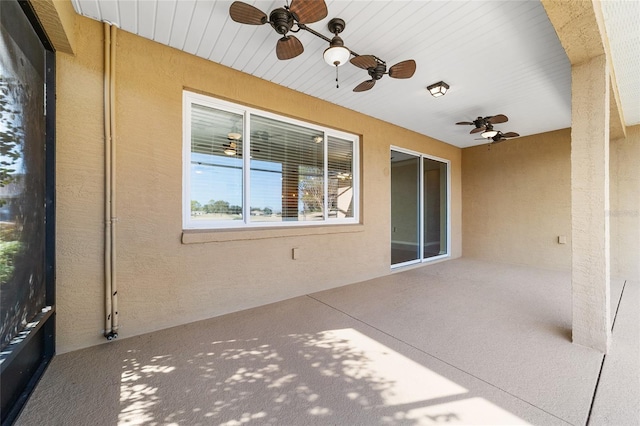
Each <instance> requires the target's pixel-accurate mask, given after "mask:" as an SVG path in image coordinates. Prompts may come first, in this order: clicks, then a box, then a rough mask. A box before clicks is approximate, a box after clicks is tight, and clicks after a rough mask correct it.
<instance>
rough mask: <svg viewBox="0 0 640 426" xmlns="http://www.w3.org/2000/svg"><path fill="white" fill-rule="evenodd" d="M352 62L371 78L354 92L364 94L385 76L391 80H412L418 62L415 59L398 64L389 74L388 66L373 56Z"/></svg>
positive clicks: (352, 59) (354, 58)
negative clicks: (365, 71)
mask: <svg viewBox="0 0 640 426" xmlns="http://www.w3.org/2000/svg"><path fill="white" fill-rule="evenodd" d="M350 62H351V63H352V64H353V65H355V66H356V67H358V68H362V69H365V70H367V72H368V73H369V76H370V77H371V79H370V80H366V81H363V82H362V83H360V84H358V85H357V86H356V87H355V88H354V89H353V91H354V92H364V91H365V90H369V89H371V88H372V87H373V86H374V85H375V84H376V81H378V80H380V79H381V78H382V77H383V76H384V75H385V74H388V75H389V77H391V78H411V77H412V76H413V74H414V73H415V72H416V61H414V60H413V59H409V60H406V61H402V62H398V63H397V64H395V65H393V66H392V67H391V68H389V71H388V72H387V64H386V63H385V62H384V61H383V60H382V59H380V58H378V57H376V56H373V55H362V56H355V57H353V58H351V61H350Z"/></svg>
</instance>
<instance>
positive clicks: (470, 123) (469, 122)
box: [456, 121, 474, 126]
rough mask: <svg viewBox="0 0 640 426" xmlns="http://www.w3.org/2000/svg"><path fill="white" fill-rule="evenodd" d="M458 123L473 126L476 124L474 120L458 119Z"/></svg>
mask: <svg viewBox="0 0 640 426" xmlns="http://www.w3.org/2000/svg"><path fill="white" fill-rule="evenodd" d="M456 124H466V125H471V126H473V125H474V124H473V122H471V121H458V122H457V123H456Z"/></svg>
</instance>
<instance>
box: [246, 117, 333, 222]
mask: <svg viewBox="0 0 640 426" xmlns="http://www.w3.org/2000/svg"><path fill="white" fill-rule="evenodd" d="M323 140H324V138H323V135H322V133H321V132H319V131H317V130H312V129H308V128H305V127H302V126H298V125H294V124H290V123H285V122H282V121H278V120H273V119H270V118H265V117H260V116H257V115H252V116H251V139H250V144H251V174H250V181H251V203H250V204H251V205H250V220H251V222H286V221H317V220H324V172H323V170H324V154H323V153H324V150H323V143H322V142H323Z"/></svg>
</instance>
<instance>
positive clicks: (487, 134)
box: [480, 130, 498, 138]
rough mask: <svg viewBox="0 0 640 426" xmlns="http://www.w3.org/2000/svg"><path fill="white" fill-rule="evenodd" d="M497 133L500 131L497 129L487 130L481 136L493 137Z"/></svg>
mask: <svg viewBox="0 0 640 426" xmlns="http://www.w3.org/2000/svg"><path fill="white" fill-rule="evenodd" d="M497 134H498V132H497V131H495V130H486V131H484V132H482V133H480V136H482V137H483V138H492V137H494V136H495V135H497Z"/></svg>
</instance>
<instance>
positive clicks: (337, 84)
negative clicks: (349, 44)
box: [336, 62, 340, 89]
mask: <svg viewBox="0 0 640 426" xmlns="http://www.w3.org/2000/svg"><path fill="white" fill-rule="evenodd" d="M339 88H340V83H339V82H338V63H337V62H336V89H339Z"/></svg>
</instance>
